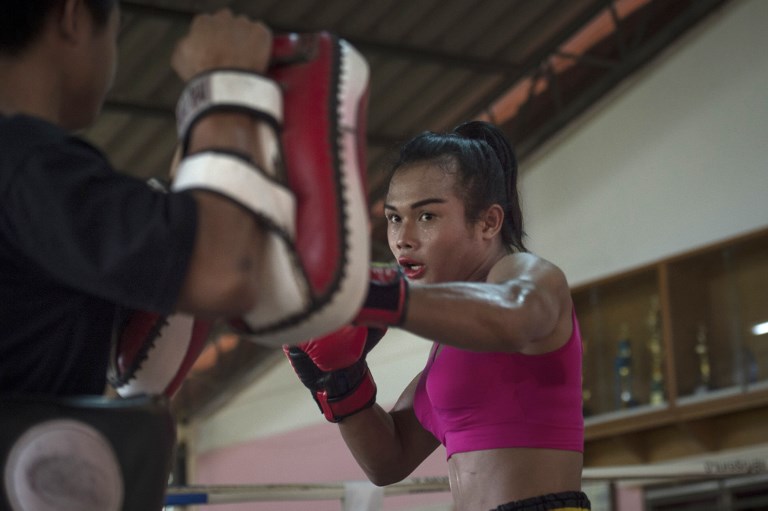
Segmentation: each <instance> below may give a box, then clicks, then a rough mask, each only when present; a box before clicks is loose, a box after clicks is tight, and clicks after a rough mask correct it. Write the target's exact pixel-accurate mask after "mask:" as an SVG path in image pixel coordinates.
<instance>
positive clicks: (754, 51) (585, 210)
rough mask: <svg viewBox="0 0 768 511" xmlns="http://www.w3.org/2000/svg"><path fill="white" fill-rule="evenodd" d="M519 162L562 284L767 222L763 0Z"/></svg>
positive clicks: (544, 247)
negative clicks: (532, 156) (562, 276)
mask: <svg viewBox="0 0 768 511" xmlns="http://www.w3.org/2000/svg"><path fill="white" fill-rule="evenodd" d="M715 16H716V17H715V19H711V20H708V21H707V22H706V23H705V26H703V27H698V28H697V29H695V33H694V34H691V35H688V36H687V37H686V40H685V41H684V42H683V44H681V45H677V46H675V47H674V48H672V49H671V50H670V51H667V52H666V54H665V55H664V56H663V57H662V58H661V59H659V60H657V61H655V62H654V63H653V64H652V65H651V66H650V67H649V68H646V69H644V70H643V72H642V76H640V77H639V78H638V77H633V78H632V79H631V83H629V84H627V85H626V86H623V87H621V90H619V91H618V92H616V93H614V94H612V95H611V96H610V97H609V98H607V99H606V100H605V101H603V102H602V104H601V105H599V106H598V107H597V108H595V109H593V110H592V112H591V113H590V114H589V115H588V116H587V117H586V118H584V119H582V120H580V121H577V123H576V125H575V126H572V127H571V129H569V130H568V133H567V134H566V135H564V136H561V137H558V139H557V140H554V141H553V142H552V143H550V144H548V145H547V146H546V147H545V148H544V149H542V150H541V151H540V152H539V154H538V155H537V157H536V158H535V161H529V162H524V165H523V166H524V167H525V169H527V170H525V169H524V170H523V177H522V184H521V190H522V195H523V208H524V212H525V219H526V222H527V225H526V230H527V231H528V233H529V234H530V243H529V245H530V248H531V249H532V250H534V251H535V252H538V253H539V254H541V255H542V256H544V257H545V258H549V259H551V260H553V261H554V262H556V263H557V264H558V265H560V266H561V267H562V268H563V270H564V271H565V273H566V275H568V277H569V280H570V282H571V284H572V285H576V284H579V283H583V282H585V281H590V280H593V279H595V278H597V277H601V276H606V275H609V274H612V273H617V272H619V271H622V270H626V269H628V268H632V267H635V266H638V265H641V264H645V263H648V262H651V261H653V260H656V259H659V258H661V257H664V256H668V255H671V254H675V253H678V252H682V251H685V250H688V249H690V248H691V247H695V246H700V245H705V244H707V243H709V242H712V241H715V240H719V239H723V238H727V237H730V236H732V235H736V234H739V233H742V232H746V231H750V230H753V229H756V228H759V227H763V226H766V225H768V151H767V150H766V149H767V148H768V51H767V50H768V33H767V32H766V25H765V24H766V22H768V2H765V1H762V0H736V1H735V2H734V3H733V4H732V5H730V6H728V7H727V8H725V9H724V11H723V12H721V13H719V14H716V15H715Z"/></svg>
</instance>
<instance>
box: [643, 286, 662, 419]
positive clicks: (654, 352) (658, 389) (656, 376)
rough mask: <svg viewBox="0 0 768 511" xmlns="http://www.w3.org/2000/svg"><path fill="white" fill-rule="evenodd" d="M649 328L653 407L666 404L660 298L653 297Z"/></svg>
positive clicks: (648, 321)
mask: <svg viewBox="0 0 768 511" xmlns="http://www.w3.org/2000/svg"><path fill="white" fill-rule="evenodd" d="M647 323H648V328H649V329H650V330H651V337H650V339H649V340H648V351H650V352H651V390H650V396H649V402H650V404H652V405H660V404H663V403H664V371H663V369H664V368H663V366H664V360H663V354H664V353H663V350H662V346H661V311H660V309H659V297H658V296H656V295H654V296H653V297H651V310H650V312H649V313H648V320H647Z"/></svg>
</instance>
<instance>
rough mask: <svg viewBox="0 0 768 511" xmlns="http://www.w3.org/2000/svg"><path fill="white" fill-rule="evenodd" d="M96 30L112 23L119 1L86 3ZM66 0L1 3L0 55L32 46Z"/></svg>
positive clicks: (87, 1)
mask: <svg viewBox="0 0 768 511" xmlns="http://www.w3.org/2000/svg"><path fill="white" fill-rule="evenodd" d="M84 2H85V5H86V7H87V8H88V10H89V11H90V12H91V15H92V16H93V19H94V21H95V23H96V26H97V27H103V26H105V25H106V24H107V20H109V15H110V14H111V13H112V9H113V8H114V7H115V5H116V4H117V2H118V0H84ZM62 5H63V0H2V2H0V53H4V54H6V55H17V54H19V53H21V52H22V51H24V49H25V48H27V46H29V45H30V44H31V43H32V42H33V41H34V40H35V39H36V38H37V36H38V35H40V32H41V31H42V29H43V26H44V25H45V21H46V19H47V18H48V16H49V15H50V14H51V12H53V10H54V9H60V8H61V7H62Z"/></svg>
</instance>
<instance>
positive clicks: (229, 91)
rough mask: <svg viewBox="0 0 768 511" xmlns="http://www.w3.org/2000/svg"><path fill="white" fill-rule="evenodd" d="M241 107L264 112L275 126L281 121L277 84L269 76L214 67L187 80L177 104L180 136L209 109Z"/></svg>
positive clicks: (182, 136)
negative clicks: (213, 69)
mask: <svg viewBox="0 0 768 511" xmlns="http://www.w3.org/2000/svg"><path fill="white" fill-rule="evenodd" d="M221 108H226V109H243V110H246V111H249V112H253V113H255V114H257V115H259V116H263V117H265V118H267V119H268V120H270V121H271V122H272V123H273V124H274V125H275V126H280V125H282V122H283V101H282V93H281V91H280V87H279V86H278V85H277V84H276V83H275V82H274V81H273V80H270V79H269V78H265V77H263V76H260V75H257V74H254V73H250V72H248V71H242V70H217V71H211V72H209V73H205V74H202V75H199V76H197V77H195V78H193V79H192V80H190V81H189V82H188V83H187V85H186V87H185V88H184V91H183V92H182V93H181V97H180V98H179V101H178V103H177V104H176V125H177V130H178V135H179V139H180V140H186V138H187V132H188V131H189V129H190V127H191V126H192V124H193V123H194V122H195V121H196V120H197V119H198V118H200V117H201V116H202V115H203V114H205V113H206V112H208V111H209V110H212V109H221Z"/></svg>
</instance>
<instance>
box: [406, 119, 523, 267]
mask: <svg viewBox="0 0 768 511" xmlns="http://www.w3.org/2000/svg"><path fill="white" fill-rule="evenodd" d="M422 161H433V162H435V163H436V164H437V165H439V166H440V167H441V168H443V169H445V170H446V172H448V171H452V170H453V169H455V171H456V172H457V179H456V182H457V188H458V189H457V192H458V194H459V196H460V197H461V198H462V199H463V201H464V208H465V212H466V213H465V214H466V218H467V221H469V222H473V221H475V220H478V219H479V218H480V215H481V213H482V212H483V211H485V210H486V209H488V208H489V207H490V206H492V205H493V204H498V205H499V206H501V207H502V209H503V210H504V225H503V226H502V229H501V236H502V240H503V241H504V243H506V244H507V245H509V246H512V247H514V248H515V249H517V250H519V251H521V252H527V251H528V249H526V248H525V245H524V244H523V238H524V237H525V232H524V231H523V213H522V209H521V208H520V196H519V193H518V190H517V158H516V157H515V152H514V150H513V148H512V146H511V144H510V143H509V141H508V140H507V138H506V137H505V136H504V133H503V132H502V131H501V130H500V129H499V128H497V127H496V126H494V125H493V124H490V123H487V122H483V121H469V122H465V123H463V124H460V125H459V126H457V127H455V128H454V129H453V131H451V132H449V133H435V132H432V131H426V132H424V133H422V134H420V135H417V136H416V137H414V138H413V139H411V140H410V141H409V142H407V143H406V144H405V145H404V146H403V147H402V148H401V150H400V156H399V157H398V159H397V161H396V162H395V164H394V166H393V169H392V171H393V172H395V171H396V170H397V169H398V168H400V167H402V166H404V165H408V164H411V163H415V162H422Z"/></svg>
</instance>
